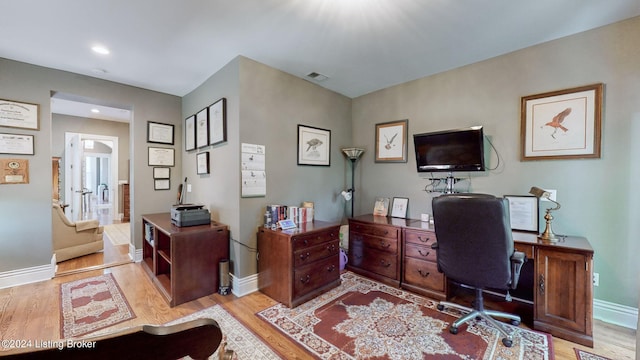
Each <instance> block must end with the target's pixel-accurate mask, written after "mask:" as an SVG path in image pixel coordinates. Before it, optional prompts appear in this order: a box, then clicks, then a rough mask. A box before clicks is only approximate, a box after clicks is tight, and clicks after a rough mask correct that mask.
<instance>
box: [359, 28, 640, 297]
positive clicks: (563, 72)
mask: <svg viewBox="0 0 640 360" xmlns="http://www.w3.org/2000/svg"><path fill="white" fill-rule="evenodd" d="M638 39H640V18H635V19H632V20H629V21H625V22H621V23H618V24H614V25H611V26H607V27H604V28H600V29H596V30H593V31H589V32H585V33H581V34H578V35H575V36H571V37H567V38H563V39H560V40H557V41H553V42H549V43H545V44H542V45H539V46H534V47H530V48H527V49H524V50H521V51H517V52H514V53H510V54H506V55H504V56H500V57H496V58H493V59H490V60H487V61H483V62H480V63H476V64H473V65H470V66H466V67H463V68H459V69H455V70H452V71H448V72H445V73H441V74H437V75H434V76H430V77H426V78H423V79H419V80H415V81H412V82H408V83H404V84H401V85H398V86H394V87H390V88H387V89H384V90H380V91H377V92H375V93H372V94H368V95H365V96H362V97H359V98H357V99H354V100H353V127H354V143H357V144H365V145H366V147H367V149H368V151H367V152H366V153H365V154H364V157H363V159H362V160H361V161H360V164H359V170H360V172H359V173H358V176H359V178H358V180H357V182H358V183H359V184H360V185H359V188H360V189H362V191H361V192H360V197H359V199H360V200H361V201H360V202H358V203H357V211H356V213H370V212H371V210H372V208H373V202H374V197H376V196H388V197H394V196H404V197H409V198H410V201H409V215H410V216H411V217H413V218H419V216H420V214H421V213H430V212H431V199H432V197H433V195H432V194H429V193H426V192H424V191H423V189H424V187H425V185H427V184H428V183H429V181H428V180H427V179H426V177H427V176H421V175H419V174H418V173H417V172H416V164H415V155H414V153H413V137H412V134H415V133H422V132H428V131H435V130H444V129H452V128H460V127H467V126H471V125H483V126H484V130H485V135H487V137H488V138H490V139H491V141H492V142H493V144H494V145H495V147H496V149H497V153H498V155H499V156H500V160H501V163H500V166H499V167H498V169H496V170H494V171H486V172H484V173H480V174H470V176H471V181H470V183H469V182H462V183H460V184H459V186H460V188H461V189H462V190H466V189H467V185H469V186H470V190H471V191H475V192H485V193H490V194H494V195H499V196H502V195H506V194H527V193H528V191H529V188H530V187H531V186H539V187H542V188H548V189H556V190H557V191H558V197H557V199H558V201H559V202H560V203H561V204H562V208H561V209H560V210H559V211H556V212H554V214H553V215H554V217H555V220H554V230H555V232H556V233H558V234H574V235H580V236H585V237H587V238H588V239H589V241H590V242H591V245H592V246H593V248H594V250H595V264H594V268H595V269H594V270H595V271H596V272H598V273H600V286H599V287H596V288H595V298H597V299H600V300H605V301H610V302H614V303H618V304H623V305H627V306H631V307H635V306H637V304H638V293H639V291H638V282H637V279H638V274H639V273H640V272H639V265H638V264H639V263H640V262H638V260H637V259H636V257H637V254H638V253H639V250H640V245H639V242H638V238H639V236H640V225H639V222H638V214H639V213H640V195H638V192H637V191H636V189H635V187H636V186H635V185H636V184H637V182H638V180H637V175H638V172H639V170H638V169H639V168H640V165H639V163H638V159H639V158H640V148H639V146H638V145H637V143H638V140H637V139H638V138H639V136H640V123H639V122H640V95H639V94H640V67H638V60H639V59H640V47H638V44H637V41H638ZM599 82H602V83H604V84H605V95H604V112H603V123H602V157H601V158H600V159H582V160H546V161H527V162H522V161H520V160H519V159H520V98H521V97H522V96H526V95H531V94H537V93H542V92H547V91H553V90H560V89H565V88H571V87H576V86H580V85H587V84H592V83H599ZM398 119H409V153H410V155H409V157H408V158H409V161H408V162H407V163H406V164H404V163H403V164H381V163H375V162H374V161H373V159H374V154H373V149H374V137H373V134H374V126H375V124H376V123H380V122H386V121H391V120H398ZM487 157H488V158H489V157H490V163H489V167H494V166H495V165H496V164H497V160H496V159H497V155H496V153H495V152H493V151H492V152H491V153H490V155H488V156H487ZM461 175H462V176H466V175H467V173H463V174H461ZM545 208H546V206H545V203H541V214H542V213H544V209H545ZM543 225H544V224H543Z"/></svg>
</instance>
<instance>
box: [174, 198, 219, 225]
mask: <svg viewBox="0 0 640 360" xmlns="http://www.w3.org/2000/svg"><path fill="white" fill-rule="evenodd" d="M203 207H204V205H194V204H184V205H182V204H181V205H174V206H172V207H171V223H172V224H173V225H175V226H178V227H183V226H196V225H207V224H210V223H211V214H209V210H207V209H203Z"/></svg>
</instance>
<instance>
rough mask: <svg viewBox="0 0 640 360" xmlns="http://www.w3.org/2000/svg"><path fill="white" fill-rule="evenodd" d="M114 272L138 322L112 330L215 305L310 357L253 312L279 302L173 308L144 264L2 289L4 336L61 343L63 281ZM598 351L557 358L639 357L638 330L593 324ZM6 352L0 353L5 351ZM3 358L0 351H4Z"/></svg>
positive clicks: (206, 301) (287, 350)
mask: <svg viewBox="0 0 640 360" xmlns="http://www.w3.org/2000/svg"><path fill="white" fill-rule="evenodd" d="M108 272H110V273H112V274H113V276H114V277H115V279H116V281H117V282H118V284H119V285H120V288H121V289H122V291H123V292H124V295H125V297H126V298H127V300H128V301H129V304H130V305H131V307H132V309H133V311H134V312H135V314H136V315H137V317H136V318H135V319H132V320H129V321H126V322H124V323H121V324H118V325H115V326H113V327H112V329H113V330H118V329H123V328H127V327H131V326H136V325H143V324H163V323H166V322H168V321H171V320H175V319H178V318H180V317H182V316H186V315H188V314H191V313H193V312H196V311H199V310H202V309H204V308H207V307H209V306H213V305H215V304H222V306H223V307H225V308H226V309H227V311H229V312H230V313H231V314H233V315H234V316H235V317H236V318H238V319H239V320H241V322H243V323H244V324H245V325H246V326H247V327H249V328H250V329H251V330H253V332H254V333H256V334H258V335H259V336H260V337H262V339H263V340H264V341H265V342H266V343H268V344H269V345H271V347H272V348H274V349H275V350H276V351H277V352H278V353H280V354H281V355H282V356H283V358H286V359H309V358H310V356H309V355H308V354H307V353H306V352H305V351H304V350H302V349H301V348H299V347H298V346H296V345H295V343H293V342H291V341H289V340H288V339H287V338H286V337H285V336H284V335H282V334H280V333H279V332H278V331H276V330H274V329H272V328H270V327H269V326H268V325H267V324H266V323H265V322H263V321H261V320H259V319H258V318H257V317H256V316H255V315H254V314H255V313H256V312H258V311H260V310H262V309H265V308H267V307H269V306H272V305H274V304H275V301H274V300H272V299H271V298H269V297H267V296H265V295H263V294H262V293H260V292H255V293H252V294H250V295H246V296H243V297H241V298H237V297H235V296H234V295H227V296H221V295H219V294H213V295H210V296H205V297H202V298H200V299H197V300H194V301H191V302H188V303H185V304H182V305H179V306H176V307H174V308H170V307H169V306H168V305H167V303H166V302H165V301H164V299H163V298H162V297H161V295H160V293H159V292H158V290H157V289H156V288H155V287H154V285H153V284H152V282H151V280H150V279H149V277H148V276H147V274H146V273H145V272H144V270H143V269H142V267H141V265H140V264H137V263H130V264H125V265H120V266H115V267H110V268H106V269H102V270H94V271H87V272H81V273H73V274H71V275H67V276H57V277H55V278H53V279H52V280H49V281H43V282H38V283H34V284H27V285H22V286H17V287H13V288H8V289H0V338H1V339H2V340H4V339H13V340H16V339H20V340H27V339H32V340H35V339H38V340H57V339H59V337H60V313H59V308H60V304H59V303H60V300H59V297H60V294H59V285H60V284H61V283H63V282H67V281H73V280H77V279H81V278H83V277H91V276H96V275H100V274H102V273H108ZM594 338H595V347H594V349H589V348H586V347H584V346H581V345H577V344H573V343H571V342H568V341H565V340H561V339H557V338H554V341H553V347H554V349H555V358H556V359H558V360H562V359H571V360H575V359H576V357H575V353H574V350H573V348H574V347H578V348H582V349H585V350H587V351H591V352H593V353H596V354H599V355H602V356H607V357H609V358H612V359H621V360H624V359H630V360H632V359H635V330H631V329H626V328H622V327H617V326H613V325H609V324H606V323H603V322H601V321H597V320H596V321H595V326H594ZM2 350H3V349H0V351H2ZM0 355H1V353H0Z"/></svg>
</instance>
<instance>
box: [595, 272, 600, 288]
mask: <svg viewBox="0 0 640 360" xmlns="http://www.w3.org/2000/svg"><path fill="white" fill-rule="evenodd" d="M599 285H600V274H598V273H593V286H599Z"/></svg>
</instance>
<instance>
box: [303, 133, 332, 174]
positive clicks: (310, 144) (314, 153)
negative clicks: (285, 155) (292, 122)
mask: <svg viewBox="0 0 640 360" xmlns="http://www.w3.org/2000/svg"><path fill="white" fill-rule="evenodd" d="M298 165H316V166H329V165H331V130H325V129H320V128H315V127H311V126H305V125H298Z"/></svg>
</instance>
